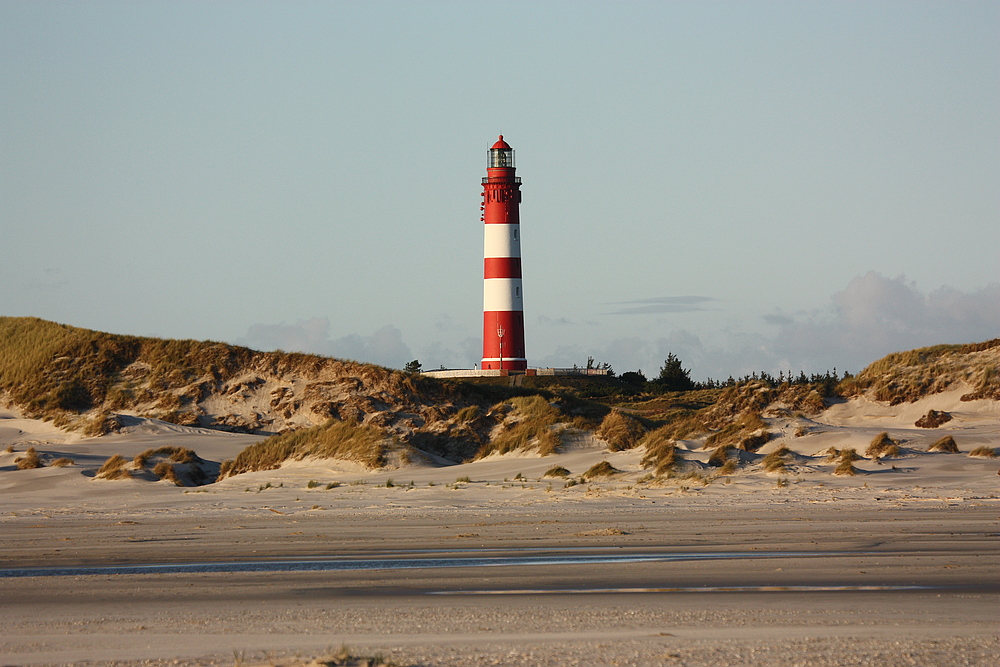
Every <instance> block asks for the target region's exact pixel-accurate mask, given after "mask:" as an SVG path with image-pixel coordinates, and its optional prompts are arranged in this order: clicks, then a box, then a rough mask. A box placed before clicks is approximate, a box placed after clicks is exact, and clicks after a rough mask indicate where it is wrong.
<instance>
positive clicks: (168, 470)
mask: <svg viewBox="0 0 1000 667" xmlns="http://www.w3.org/2000/svg"><path fill="white" fill-rule="evenodd" d="M153 474H154V475H156V476H157V477H159V478H160V479H165V480H167V481H168V482H173V483H174V485H176V486H184V482H182V481H181V480H180V478H179V477H178V476H177V470H176V469H175V468H174V464H172V463H170V462H169V461H160V462H159V463H157V464H156V465H155V466H153Z"/></svg>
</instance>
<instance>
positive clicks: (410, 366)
mask: <svg viewBox="0 0 1000 667" xmlns="http://www.w3.org/2000/svg"><path fill="white" fill-rule="evenodd" d="M421 368H422V364H421V363H420V362H419V361H418V360H416V359H414V360H413V361H408V362H407V363H406V365H405V366H403V370H404V371H406V372H407V373H419V372H420V371H421Z"/></svg>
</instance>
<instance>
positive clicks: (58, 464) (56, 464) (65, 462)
mask: <svg viewBox="0 0 1000 667" xmlns="http://www.w3.org/2000/svg"><path fill="white" fill-rule="evenodd" d="M75 463H76V461H74V460H73V459H71V458H69V457H68V456H60V457H59V458H57V459H56V460H55V461H53V462H52V463H50V464H49V466H50V467H52V468H65V467H66V466H71V465H74V464H75Z"/></svg>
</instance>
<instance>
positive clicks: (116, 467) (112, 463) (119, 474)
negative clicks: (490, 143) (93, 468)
mask: <svg viewBox="0 0 1000 667" xmlns="http://www.w3.org/2000/svg"><path fill="white" fill-rule="evenodd" d="M128 464H129V460H128V459H127V458H125V457H124V456H122V455H121V454H115V455H114V456H111V457H109V458H108V459H107V460H106V461H105V462H104V465H102V466H101V467H100V469H99V470H98V471H97V478H98V479H131V478H132V473H131V472H130V471H129V469H128Z"/></svg>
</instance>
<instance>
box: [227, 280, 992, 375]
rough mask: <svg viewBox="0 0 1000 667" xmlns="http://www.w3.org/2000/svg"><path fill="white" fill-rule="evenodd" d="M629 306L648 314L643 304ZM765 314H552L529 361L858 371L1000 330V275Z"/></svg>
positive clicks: (352, 350) (313, 322) (323, 331)
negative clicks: (736, 322) (555, 343)
mask: <svg viewBox="0 0 1000 667" xmlns="http://www.w3.org/2000/svg"><path fill="white" fill-rule="evenodd" d="M706 300H707V299H706V298H699V301H698V302H696V303H694V304H687V305H694V306H695V307H697V306H698V305H699V304H700V303H701V302H703V301H706ZM660 301H662V300H660ZM669 305H675V304H669ZM627 315H628V316H629V317H636V316H641V314H640V313H639V312H637V311H630V312H629V313H627ZM762 318H763V321H764V322H765V323H766V324H769V325H771V326H773V327H775V329H774V332H773V333H772V334H760V333H747V332H745V331H738V330H728V331H721V332H718V331H696V332H693V331H689V330H687V329H675V330H672V331H669V332H667V333H665V334H664V335H663V336H659V337H656V338H652V339H651V338H643V337H640V336H634V335H633V336H621V337H615V338H607V339H605V342H604V343H599V344H596V345H594V344H590V343H588V341H591V340H593V339H594V335H595V330H596V329H599V328H603V329H605V330H607V329H610V328H611V327H612V326H615V325H611V324H603V323H602V324H600V325H598V326H596V327H595V326H594V325H595V324H597V323H573V322H569V321H565V320H562V321H558V322H552V321H550V322H547V323H545V324H550V325H553V326H555V325H558V326H559V328H560V330H561V331H563V332H565V336H564V339H565V341H566V342H565V343H564V344H562V345H560V346H559V347H557V348H556V349H554V350H551V351H549V352H548V353H541V354H539V355H537V356H532V357H531V358H530V359H529V362H530V363H531V365H532V366H556V367H563V366H572V365H573V364H580V365H582V364H585V363H586V361H587V357H589V356H593V357H594V358H595V359H597V361H598V362H608V363H610V364H611V365H612V366H613V367H614V369H615V371H617V372H619V373H621V372H625V371H629V370H637V369H641V370H642V371H643V372H644V373H645V374H646V375H647V377H654V376H655V375H656V374H657V373H658V372H659V368H660V366H661V365H662V364H663V360H664V359H666V357H667V354H669V353H670V352H673V353H674V354H676V355H677V356H678V357H680V359H681V360H682V362H683V363H684V366H685V367H686V368H690V369H691V371H692V372H691V375H692V377H693V378H694V379H698V380H703V379H705V378H706V377H712V378H716V379H725V378H727V377H728V376H729V375H732V376H734V377H740V376H742V375H746V374H749V373H752V372H754V371H762V370H764V371H767V372H769V373H773V374H777V373H778V372H780V371H786V372H787V371H789V370H790V371H792V372H793V373H798V372H799V371H800V370H803V371H805V372H806V373H813V372H823V371H826V370H832V369H833V368H837V370H838V371H840V372H843V371H851V372H852V373H856V372H858V371H860V370H861V369H862V368H864V367H865V366H867V365H868V364H870V363H871V362H873V361H875V360H876V359H879V358H881V357H883V356H885V355H886V354H888V353H890V352H895V351H899V350H908V349H912V348H915V347H924V346H927V345H936V344H938V343H971V342H979V341H984V340H989V339H992V338H996V337H998V336H1000V283H994V284H991V285H988V286H987V287H984V288H982V289H978V290H975V291H972V292H961V291H959V290H956V289H953V288H950V287H941V288H939V289H936V290H934V291H932V292H929V293H926V294H925V293H923V292H921V291H920V290H919V289H918V288H917V287H916V285H915V284H914V283H912V282H907V281H906V279H905V278H904V277H902V276H900V277H898V278H887V277H885V276H883V275H881V274H880V273H878V272H876V271H870V272H868V273H867V274H865V275H863V276H858V277H857V278H855V279H854V280H852V281H851V282H850V283H849V284H848V285H847V286H846V287H845V288H844V289H843V290H842V291H840V292H837V293H835V294H834V295H833V296H832V297H831V298H830V301H829V303H828V304H827V305H826V306H824V307H822V308H819V309H817V310H815V311H812V312H808V313H795V314H789V313H785V312H782V311H780V310H777V311H775V312H773V313H769V314H766V315H763V316H762ZM445 324H447V322H446V323H445ZM540 325H541V323H540ZM447 328H448V327H446V326H443V325H442V324H441V322H439V323H438V325H437V326H436V329H438V330H440V331H438V334H445V333H446V332H445V331H444V330H443V329H447ZM622 329H625V326H624V324H623V325H622ZM574 334H575V335H574ZM439 337H440V336H439ZM236 342H237V343H239V344H241V345H246V346H248V347H252V348H255V349H263V350H273V349H276V348H280V349H285V350H289V351H301V352H315V353H319V354H325V355H329V356H335V357H340V358H348V359H356V360H358V361H367V362H372V363H377V364H381V365H383V366H389V367H393V368H401V367H402V366H403V365H404V364H405V363H406V362H407V361H410V360H411V359H413V358H415V357H418V358H419V359H420V361H421V362H423V364H424V368H436V367H437V366H438V365H445V366H449V367H464V366H469V365H471V362H469V361H466V360H469V359H472V360H477V361H478V355H479V350H480V347H481V341H480V340H479V339H478V338H475V337H468V336H457V337H456V338H454V339H452V340H450V341H441V340H435V341H433V342H430V343H428V344H425V345H423V346H421V347H420V348H419V350H418V352H417V354H414V353H413V352H411V348H410V347H409V346H408V345H407V344H406V343H405V342H403V337H402V333H401V332H400V330H399V329H397V328H396V327H394V326H392V325H386V326H384V327H382V328H381V329H379V330H378V331H376V332H374V333H373V334H371V335H370V336H362V335H360V334H356V333H354V334H349V335H347V336H343V337H341V338H336V339H331V338H330V322H329V320H328V319H327V318H324V317H314V318H312V319H309V320H304V321H300V322H298V323H297V324H294V325H286V324H255V325H253V326H251V327H250V329H249V331H248V332H247V335H246V336H245V337H244V338H241V339H240V340H238V341H236ZM529 343H530V341H529ZM529 351H530V350H529Z"/></svg>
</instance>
